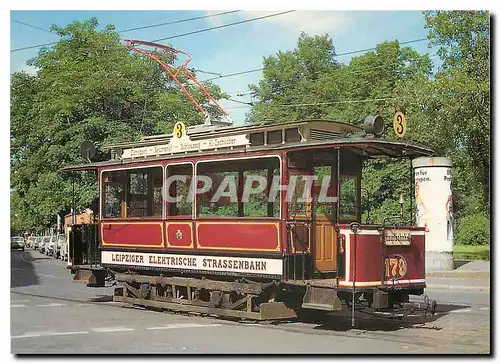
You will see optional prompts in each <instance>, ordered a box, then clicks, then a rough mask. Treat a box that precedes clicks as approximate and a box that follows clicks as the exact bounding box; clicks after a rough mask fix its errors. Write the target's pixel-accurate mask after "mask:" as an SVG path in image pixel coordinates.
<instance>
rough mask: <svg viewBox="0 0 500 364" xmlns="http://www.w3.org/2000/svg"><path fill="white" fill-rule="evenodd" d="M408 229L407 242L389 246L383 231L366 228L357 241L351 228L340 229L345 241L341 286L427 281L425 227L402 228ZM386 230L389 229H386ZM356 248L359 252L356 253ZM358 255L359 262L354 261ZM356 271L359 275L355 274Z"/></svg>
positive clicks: (416, 283) (375, 285) (398, 285)
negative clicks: (408, 238)
mask: <svg viewBox="0 0 500 364" xmlns="http://www.w3.org/2000/svg"><path fill="white" fill-rule="evenodd" d="M398 229H404V230H406V231H408V232H409V235H410V240H409V244H408V245H392V246H391V245H386V244H385V243H384V239H383V236H382V234H383V232H381V231H379V230H378V229H377V228H373V227H371V228H370V227H363V226H361V230H360V231H359V232H358V233H357V240H356V242H355V236H354V234H353V232H352V231H351V230H350V229H349V228H348V227H342V226H341V228H340V235H341V236H342V237H343V239H344V240H345V265H346V270H345V276H344V277H343V278H342V279H341V280H340V281H339V286H340V287H352V286H353V281H354V279H355V286H356V287H357V288H373V287H379V286H386V287H411V286H422V285H424V284H425V236H424V234H425V232H424V231H423V228H418V227H402V228H398ZM386 230H387V228H386ZM355 249H356V254H355V253H354V251H355ZM354 257H356V264H354ZM354 270H356V274H355V275H354Z"/></svg>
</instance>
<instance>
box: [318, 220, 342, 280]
mask: <svg viewBox="0 0 500 364" xmlns="http://www.w3.org/2000/svg"><path fill="white" fill-rule="evenodd" d="M314 225H315V226H314V233H315V234H314V256H315V265H316V270H317V271H319V272H322V273H323V272H325V273H326V272H335V271H337V232H336V230H335V225H334V224H333V221H332V219H331V216H330V215H326V214H323V213H316V215H315V219H314Z"/></svg>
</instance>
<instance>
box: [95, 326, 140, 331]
mask: <svg viewBox="0 0 500 364" xmlns="http://www.w3.org/2000/svg"><path fill="white" fill-rule="evenodd" d="M134 330H135V329H131V328H128V327H96V328H94V329H92V331H94V332H119V331H134Z"/></svg>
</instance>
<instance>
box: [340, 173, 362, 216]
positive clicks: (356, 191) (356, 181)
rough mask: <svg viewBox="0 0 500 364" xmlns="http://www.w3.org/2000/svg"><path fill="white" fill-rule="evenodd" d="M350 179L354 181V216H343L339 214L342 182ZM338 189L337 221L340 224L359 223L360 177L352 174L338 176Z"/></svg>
mask: <svg viewBox="0 0 500 364" xmlns="http://www.w3.org/2000/svg"><path fill="white" fill-rule="evenodd" d="M348 179H352V180H353V181H354V215H343V214H341V210H342V209H341V206H342V201H343V199H342V181H343V180H348ZM338 185H339V186H338V188H339V196H338V202H339V206H338V213H337V214H338V220H339V222H341V223H346V222H353V221H359V217H360V210H361V196H360V193H359V191H360V189H361V176H360V175H359V174H353V173H344V174H341V175H340V176H339V179H338Z"/></svg>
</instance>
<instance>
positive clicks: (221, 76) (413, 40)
mask: <svg viewBox="0 0 500 364" xmlns="http://www.w3.org/2000/svg"><path fill="white" fill-rule="evenodd" d="M424 40H427V38H418V39H412V40H408V41H405V42H399V44H410V43H416V42H422V41H424ZM376 49H377V47H372V48H365V49H358V50H354V51H348V52H344V53H338V54H335V55H333V57H340V56H345V55H349V54H356V53H361V52H367V51H372V50H376ZM377 67H379V66H377ZM263 70H264V68H255V69H252V70H248V71H241V72H235V73H228V74H227V75H224V74H222V75H220V76H217V77H212V78H208V79H206V80H203V81H201V82H208V81H213V80H217V79H219V78H226V77H233V76H239V75H244V74H247V73H252V72H259V71H263ZM214 73H215V72H214Z"/></svg>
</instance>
